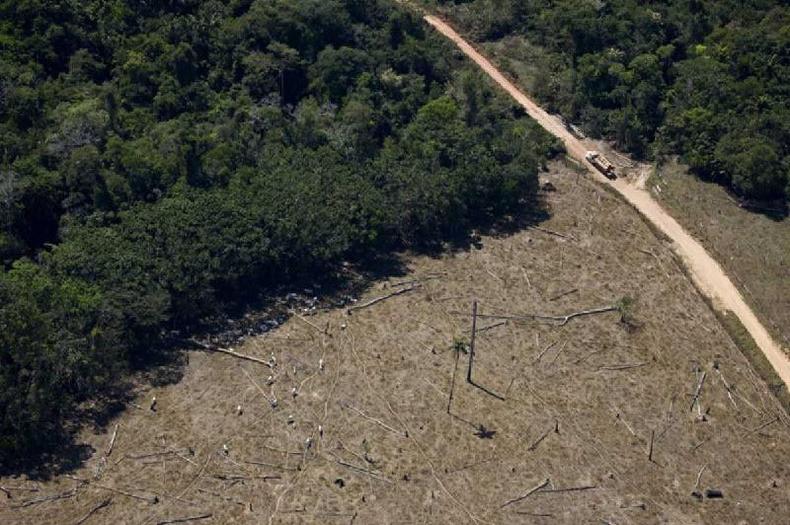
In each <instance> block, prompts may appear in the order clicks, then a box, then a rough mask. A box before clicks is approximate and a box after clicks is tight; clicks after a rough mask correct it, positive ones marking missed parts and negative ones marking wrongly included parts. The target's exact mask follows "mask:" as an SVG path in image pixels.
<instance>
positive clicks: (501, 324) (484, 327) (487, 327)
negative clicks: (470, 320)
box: [477, 321, 507, 334]
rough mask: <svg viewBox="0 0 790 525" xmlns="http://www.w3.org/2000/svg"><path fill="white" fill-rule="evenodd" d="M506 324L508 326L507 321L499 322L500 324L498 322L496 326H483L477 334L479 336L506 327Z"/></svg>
mask: <svg viewBox="0 0 790 525" xmlns="http://www.w3.org/2000/svg"><path fill="white" fill-rule="evenodd" d="M506 324H507V321H499V322H496V323H494V324H490V325H488V326H481V327H480V328H478V329H477V333H478V334H479V333H480V332H487V331H488V330H493V329H494V328H498V327H500V326H504V325H506Z"/></svg>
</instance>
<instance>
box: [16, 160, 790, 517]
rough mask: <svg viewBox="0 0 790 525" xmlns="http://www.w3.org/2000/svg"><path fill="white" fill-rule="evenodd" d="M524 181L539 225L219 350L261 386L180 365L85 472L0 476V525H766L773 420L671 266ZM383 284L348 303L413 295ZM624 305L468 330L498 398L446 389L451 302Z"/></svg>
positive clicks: (619, 216)
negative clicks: (541, 204) (628, 313)
mask: <svg viewBox="0 0 790 525" xmlns="http://www.w3.org/2000/svg"><path fill="white" fill-rule="evenodd" d="M544 182H550V183H551V185H552V186H553V187H554V188H555V190H556V191H548V192H546V193H545V194H544V197H545V200H546V205H547V207H548V208H549V210H550V213H551V218H550V219H549V220H547V221H545V222H543V223H541V224H540V225H539V227H540V229H535V228H528V229H524V230H522V231H519V232H516V233H513V234H509V235H502V236H499V237H483V238H482V240H481V243H480V245H479V247H472V248H471V249H470V250H469V251H461V252H456V253H452V254H446V255H444V256H441V257H436V258H431V257H425V256H419V257H418V256H404V263H405V264H406V265H407V266H408V268H409V275H408V276H407V277H405V278H403V277H399V278H397V281H404V280H406V281H408V280H417V282H418V283H419V285H420V286H419V287H418V288H415V289H414V290H412V291H410V292H408V293H402V294H400V295H395V296H393V297H391V298H389V299H386V300H383V301H380V302H377V303H375V304H373V305H371V306H369V307H367V308H364V309H358V310H355V311H353V312H352V313H351V315H348V314H347V313H346V310H345V309H333V310H328V311H319V312H318V313H316V314H315V315H310V316H308V317H304V318H298V317H296V316H293V317H291V319H290V320H289V321H287V322H286V323H285V324H284V325H283V326H281V327H280V328H278V329H276V330H272V331H271V332H269V333H267V334H265V335H261V336H258V337H255V338H251V339H248V340H247V341H246V342H245V343H244V344H243V345H241V346H239V347H235V348H234V350H235V351H237V352H240V353H244V354H248V355H252V356H255V357H257V358H261V359H263V360H268V359H270V357H271V354H274V356H275V359H276V366H275V368H274V369H273V370H272V369H270V368H269V367H267V366H265V365H260V364H258V363H254V362H249V361H243V360H239V359H236V358H234V357H232V356H230V355H225V354H219V353H206V352H198V351H194V352H190V353H189V361H190V362H189V365H188V366H187V368H186V370H185V375H184V378H183V380H182V381H181V382H179V383H178V384H174V385H169V386H164V387H158V388H152V389H151V390H150V391H148V392H145V393H143V394H142V395H141V396H140V398H139V399H138V400H137V403H138V404H139V406H140V408H139V409H137V408H133V407H132V408H129V409H128V410H126V411H125V412H124V413H123V414H121V415H120V416H119V417H118V418H117V419H116V420H114V421H112V422H111V423H110V424H109V425H108V427H107V428H106V429H105V432H104V433H101V434H93V433H91V432H88V431H86V432H85V433H84V434H83V436H82V440H83V441H84V442H85V443H87V444H88V445H90V446H91V447H92V448H93V449H94V451H95V452H94V454H93V456H92V457H91V458H90V459H88V460H87V461H86V462H85V463H84V465H83V466H82V467H80V468H79V469H77V470H75V471H74V472H73V473H72V474H70V475H62V476H58V477H56V478H55V479H52V480H50V481H46V482H36V481H31V480H27V479H7V478H6V479H2V480H0V486H2V487H4V488H5V489H6V490H7V491H8V492H9V493H10V495H11V497H10V498H7V497H5V496H4V495H3V494H0V497H2V498H4V499H3V501H2V505H3V506H2V508H0V522H3V523H43V524H61V523H77V522H79V520H81V519H82V518H84V517H86V516H87V519H86V520H85V521H84V523H88V524H89V523H135V524H154V523H164V522H167V521H169V520H179V519H185V518H196V519H195V520H194V521H190V522H187V523H198V524H203V523H344V524H345V523H352V522H353V523H415V522H423V523H426V522H427V523H474V522H481V523H483V522H485V523H520V522H525V523H532V522H538V523H543V522H546V523H549V522H556V523H585V522H601V521H602V520H603V521H607V522H611V523H657V522H672V523H724V522H726V523H737V522H740V521H745V522H749V523H752V522H761V521H762V522H766V523H780V522H782V521H783V520H784V519H785V518H786V516H788V515H789V514H790V497H788V496H789V494H790V493H789V492H788V485H787V483H788V481H790V465H788V462H787V458H788V457H790V439H789V438H790V431H789V430H790V428H789V427H788V421H787V416H786V415H785V414H784V413H783V412H782V411H781V409H780V408H779V407H778V406H777V404H776V401H775V399H774V398H773V397H772V396H771V395H770V393H769V392H768V391H767V389H766V387H765V384H764V383H763V382H762V381H760V380H759V379H758V378H757V376H756V375H755V373H754V372H753V371H752V369H751V368H750V366H749V364H748V362H747V361H746V359H745V358H744V357H743V355H741V353H740V352H739V351H738V349H737V347H736V346H735V344H734V343H733V342H732V340H731V339H730V338H729V337H728V336H727V334H726V332H725V331H724V330H723V329H722V328H721V326H720V325H719V323H718V321H717V319H716V317H715V316H714V315H713V313H712V312H711V310H710V309H709V307H708V306H707V304H706V303H705V301H704V300H703V299H702V298H701V297H700V296H699V294H698V293H697V291H696V289H695V288H694V286H693V285H692V284H691V283H690V282H689V281H688V279H687V278H686V276H685V274H684V273H683V271H682V270H681V269H680V267H679V262H678V261H677V260H676V258H675V255H674V254H673V252H672V250H671V248H670V247H669V246H667V245H666V244H665V243H664V242H663V241H662V240H660V239H658V238H657V237H656V236H655V235H654V234H653V233H652V231H651V230H650V228H649V227H648V226H647V225H646V224H645V223H644V222H643V220H642V219H641V218H640V216H639V215H638V214H637V213H636V212H635V211H634V210H633V209H632V208H631V207H630V206H628V205H627V204H624V203H623V202H622V201H621V200H619V199H617V198H615V197H614V196H612V195H611V194H610V193H609V192H608V191H606V190H604V189H603V188H601V187H600V186H598V185H596V184H595V183H593V182H591V181H590V180H588V179H587V178H586V177H585V176H583V175H581V174H579V173H577V172H576V171H574V170H573V169H571V168H569V167H567V166H564V165H560V164H555V165H553V166H552V169H551V171H550V172H549V173H547V174H545V175H544ZM549 231H551V232H554V233H559V234H561V236H558V235H554V234H552V233H549ZM395 281H396V279H393V280H392V281H389V282H388V281H386V280H382V281H380V282H378V283H376V284H375V285H374V286H373V287H372V288H371V289H370V290H369V291H368V292H367V293H366V294H365V295H364V296H363V297H360V298H359V301H358V303H357V304H362V303H365V302H367V301H370V300H372V299H375V298H377V297H380V296H384V295H387V294H390V293H391V292H393V291H395V290H396V289H398V287H399V286H412V285H411V284H406V285H403V284H398V283H397V282H395ZM626 296H628V297H632V298H634V299H635V306H634V308H633V311H632V319H631V323H630V324H626V323H623V322H621V316H620V314H619V313H618V312H616V311H614V312H606V313H601V314H594V315H588V316H583V317H578V318H574V319H571V320H570V321H569V322H567V323H566V324H564V325H561V326H560V325H559V323H557V322H550V321H545V320H544V321H541V320H532V321H517V320H508V321H507V322H506V323H505V324H500V325H498V326H493V325H494V324H496V322H498V321H496V320H494V319H488V318H485V317H481V318H479V319H478V328H479V329H480V331H479V332H478V334H477V337H476V353H475V367H474V379H475V381H476V382H477V383H478V384H479V385H481V386H483V387H485V388H486V389H488V390H490V391H491V392H493V393H495V394H497V395H499V396H501V397H504V398H505V399H504V401H503V400H500V399H498V398H497V397H495V396H493V395H490V394H489V393H486V392H485V391H484V390H482V389H480V388H477V387H475V386H472V385H470V384H468V383H467V382H466V380H465V379H466V377H465V373H466V363H467V355H466V354H465V353H460V354H456V353H455V351H454V350H453V348H454V347H457V348H460V347H463V346H464V344H463V343H464V341H467V342H468V340H469V338H470V335H471V315H470V314H471V305H472V301H474V300H477V301H478V304H479V313H481V314H483V315H484V316H485V315H495V316H496V315H524V314H531V313H540V314H548V315H552V316H556V315H566V314H568V313H570V312H574V311H579V310H584V309H590V308H597V307H604V306H608V305H612V304H614V303H616V302H617V301H619V300H620V299H622V298H623V297H626ZM455 343H461V344H458V345H456V344H455ZM456 356H457V357H458V358H459V359H458V368H457V371H456V372H455V374H456V376H455V384H454V398H453V403H452V406H451V410H450V414H448V412H447V401H448V394H449V392H450V388H451V384H452V381H453V379H452V378H453V373H454V370H455V364H456ZM321 360H323V361H321ZM320 362H323V364H324V367H323V370H321V369H320V366H319V363H320ZM270 375H272V376H273V377H272V381H273V382H272V384H271V385H269V384H267V383H268V376H270ZM703 377H704V378H703ZM294 387H296V388H297V395H296V397H294V396H293V395H292V394H291V391H292V389H293V388H294ZM154 395H155V396H156V398H157V407H156V408H157V409H156V411H155V412H154V411H151V410H150V409H149V405H150V401H151V399H152V397H153V396H154ZM695 395H696V397H695ZM273 398H276V399H277V407H276V408H274V409H273V408H272V406H271V403H270V401H271V400H272V399H273ZM695 399H696V401H695ZM239 406H240V407H241V411H240V412H241V413H239V410H238V408H239ZM116 425H118V431H117V435H116V437H115V440H114V444H113V446H112V452H111V453H110V454H109V455H108V454H107V452H108V450H109V445H110V442H111V440H112V436H113V433H114V428H115V426H116ZM319 425H320V428H321V431H319ZM481 425H482V427H483V428H481ZM308 440H309V441H308ZM651 443H652V447H651ZM308 444H309V446H308ZM651 448H652V461H651V460H650V459H649V455H650V449H651ZM79 480H83V481H79ZM545 480H548V482H546V481H545ZM536 487H537V488H536ZM533 489H534V490H533ZM707 489H715V490H720V491H721V492H722V494H723V498H720V499H719V498H711V497H706V495H705V493H706V490H707ZM31 490H35V491H36V492H30V491H31ZM692 492H696V493H698V494H699V495H700V498H698V497H695V496H693V495H692ZM709 495H711V496H715V495H716V493H715V492H710V493H709ZM52 496H58V497H57V498H54V497H53V498H52V499H46V500H42V501H36V500H39V499H41V498H50V497H52ZM108 498H110V502H109V503H108V504H106V505H103V504H104V503H105V502H106V501H107V499H108ZM513 500H516V501H513ZM154 501H155V502H154ZM94 509H96V510H94ZM201 516H202V517H201ZM198 517H200V518H198Z"/></svg>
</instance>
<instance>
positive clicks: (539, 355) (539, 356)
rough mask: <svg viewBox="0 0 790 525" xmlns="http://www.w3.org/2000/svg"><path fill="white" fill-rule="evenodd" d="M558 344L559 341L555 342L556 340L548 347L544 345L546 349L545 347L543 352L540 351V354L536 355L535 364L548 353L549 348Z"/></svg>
mask: <svg viewBox="0 0 790 525" xmlns="http://www.w3.org/2000/svg"><path fill="white" fill-rule="evenodd" d="M559 342H560V340H559V339H557V340H556V341H554V342H553V343H549V344H548V345H546V347H545V348H544V349H543V350H541V351H540V353H539V354H538V357H536V358H535V362H536V363H537V362H539V361H540V360H541V359H542V358H543V355H544V354H545V353H546V352H548V351H549V350H550V349H551V348H553V347H554V345H556V344H557V343H559Z"/></svg>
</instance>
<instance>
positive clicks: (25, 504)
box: [11, 489, 77, 509]
mask: <svg viewBox="0 0 790 525" xmlns="http://www.w3.org/2000/svg"><path fill="white" fill-rule="evenodd" d="M76 494H77V489H71V490H67V491H65V492H59V493H58V494H52V495H51V496H43V497H41V498H35V499H29V500H27V501H23V502H22V503H20V504H19V505H12V506H11V508H12V509H21V508H24V507H30V506H32V505H38V504H39V503H45V502H47V501H55V500H58V499H66V498H71V497H73V496H74V495H76Z"/></svg>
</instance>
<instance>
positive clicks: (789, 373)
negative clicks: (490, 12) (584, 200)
mask: <svg viewBox="0 0 790 525" xmlns="http://www.w3.org/2000/svg"><path fill="white" fill-rule="evenodd" d="M425 21H426V22H427V23H428V24H430V25H431V26H433V27H434V28H435V29H436V30H437V31H439V32H440V33H441V34H442V35H444V36H446V37H447V38H448V39H450V40H452V41H453V42H454V43H455V44H456V45H457V46H458V47H459V48H460V49H461V51H463V52H464V53H465V54H466V55H467V56H468V57H469V58H470V59H472V60H473V61H474V62H475V63H476V64H477V65H478V66H480V68H481V69H483V71H485V72H486V74H488V75H489V76H490V77H491V78H492V79H493V80H494V81H495V82H496V83H497V84H499V85H500V86H501V87H502V89H504V90H505V91H507V92H508V94H509V95H510V96H512V97H513V98H514V99H515V100H516V101H517V102H518V103H519V104H521V105H522V106H523V107H524V109H525V110H526V111H527V113H528V114H529V115H530V116H531V117H532V118H533V119H535V120H536V121H537V122H538V123H539V124H540V125H541V126H543V127H544V128H545V129H546V130H547V131H548V132H549V133H551V134H552V135H554V136H556V137H557V138H559V139H560V140H562V141H563V142H564V143H565V148H566V149H567V152H568V155H569V156H571V157H573V158H574V159H576V160H577V161H579V162H581V163H582V164H583V165H584V166H586V167H587V169H588V170H589V171H590V172H591V173H592V174H593V176H594V177H595V179H596V180H598V181H599V182H600V183H601V184H606V185H608V186H611V187H612V188H614V189H615V190H616V191H617V192H618V193H619V194H620V195H622V196H623V197H624V198H625V200H626V201H628V203H630V204H631V205H632V206H633V207H634V208H636V209H637V210H638V211H639V213H641V214H642V215H643V216H644V217H645V218H646V219H647V220H649V221H650V222H651V223H652V224H653V225H654V226H655V227H656V228H658V229H659V230H660V231H661V232H662V233H663V234H664V235H666V236H667V237H668V238H670V239H671V240H672V242H673V243H674V248H675V251H676V252H677V254H678V255H679V256H680V257H681V258H682V259H683V261H684V263H685V265H686V267H687V269H688V270H689V273H690V274H691V276H692V279H693V280H694V283H695V284H696V285H697V287H698V288H699V290H700V291H701V292H702V293H703V294H704V295H705V296H707V297H708V298H709V299H710V300H711V301H712V302H713V304H714V306H715V307H716V308H718V309H720V310H724V311H730V312H732V313H733V314H734V315H736V316H737V317H738V319H740V321H741V323H742V324H743V325H744V327H745V328H746V329H747V330H748V331H749V334H751V336H752V338H753V339H754V341H755V343H757V345H758V346H759V347H760V349H761V350H762V352H763V353H764V354H765V357H766V358H767V359H768V361H769V362H770V363H771V366H772V367H773V368H774V370H775V371H776V373H777V374H778V375H779V377H780V378H781V379H782V381H783V382H784V383H785V385H786V386H787V387H788V388H790V359H788V357H787V354H786V353H784V352H783V350H782V348H781V347H780V346H779V344H778V343H777V342H776V341H774V340H773V338H772V337H771V336H770V335H769V333H768V331H767V330H766V329H765V327H764V326H763V325H762V323H761V322H760V321H759V320H758V319H757V316H756V315H755V314H754V312H753V311H752V309H751V308H749V306H748V305H747V304H746V302H745V301H744V300H743V297H742V296H741V294H740V292H739V291H738V289H737V288H736V287H735V285H734V284H733V283H732V281H731V280H730V278H729V277H728V276H727V274H725V273H724V270H722V268H721V266H720V265H719V264H718V263H717V262H716V261H715V260H714V259H713V257H711V256H710V255H709V254H708V252H707V251H705V248H703V247H702V245H701V244H700V243H699V242H697V241H696V240H695V239H694V238H693V237H692V236H691V235H689V234H688V232H686V231H685V230H684V229H683V227H682V226H681V225H680V224H679V223H678V222H677V221H676V220H675V219H673V218H672V217H671V216H670V215H669V214H668V213H667V212H666V211H665V210H664V209H663V208H662V207H661V206H660V205H659V204H658V202H656V201H655V199H653V197H652V196H651V195H650V194H649V193H648V192H647V191H646V190H644V189H642V188H639V187H637V186H635V185H634V184H631V183H630V182H629V181H628V180H626V179H617V180H609V179H607V178H606V177H604V176H603V175H601V174H600V173H599V172H598V171H597V170H596V169H595V168H594V167H593V166H592V165H591V164H590V163H589V162H587V160H586V159H585V158H584V156H585V153H586V151H587V148H586V147H585V146H584V144H582V142H580V141H579V140H577V139H576V138H575V137H574V136H573V135H571V134H570V133H569V132H568V131H567V130H566V129H565V127H564V126H563V125H562V124H561V123H560V122H559V121H558V120H557V119H556V118H555V117H552V116H551V115H549V114H548V113H547V112H546V111H545V110H543V109H542V108H541V107H540V106H538V105H537V104H536V103H535V102H533V101H532V100H531V99H530V98H528V97H527V96H526V95H525V94H524V93H523V92H521V90H519V89H518V88H517V87H516V86H515V85H514V84H513V83H512V82H510V81H509V80H508V79H507V78H505V76H504V75H503V74H502V73H500V72H499V70H498V69H497V68H496V67H494V65H493V64H491V62H490V61H489V60H488V59H487V58H485V57H484V56H483V55H481V54H480V53H479V52H478V51H477V50H476V49H475V48H474V47H472V45H470V44H469V43H468V42H467V41H466V40H464V39H463V38H462V37H461V36H460V35H459V34H458V33H457V32H456V31H455V30H454V29H453V28H452V27H450V26H449V25H448V24H447V23H446V22H444V21H442V20H440V19H439V18H437V17H435V16H432V15H427V16H425Z"/></svg>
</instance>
